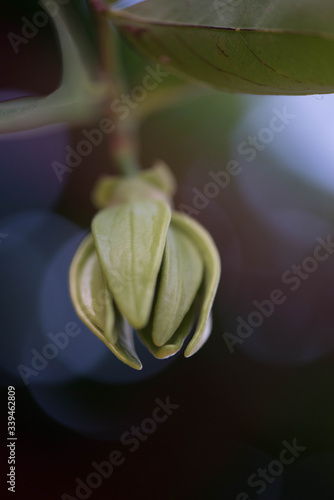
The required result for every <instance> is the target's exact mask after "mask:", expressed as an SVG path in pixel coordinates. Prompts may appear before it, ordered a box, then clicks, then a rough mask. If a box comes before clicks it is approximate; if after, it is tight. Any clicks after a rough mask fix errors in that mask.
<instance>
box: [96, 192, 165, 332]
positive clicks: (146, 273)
mask: <svg viewBox="0 0 334 500" xmlns="http://www.w3.org/2000/svg"><path fill="white" fill-rule="evenodd" d="M170 217H171V212H170V209H169V207H168V205H167V204H166V203H163V202H160V201H140V202H132V203H124V204H120V205H115V206H113V207H108V208H106V209H104V210H102V211H101V212H99V213H98V214H97V215H96V216H95V218H94V219H93V223H92V232H93V237H94V240H95V247H96V251H97V254H98V258H99V262H100V264H101V267H102V271H103V274H104V276H105V278H106V281H107V284H108V288H109V290H110V291H111V293H112V294H113V298H114V300H115V302H116V304H117V307H118V309H119V311H120V312H121V314H122V315H123V316H124V317H125V318H126V319H127V321H128V322H129V323H130V324H131V325H132V326H133V327H135V328H143V327H145V325H146V324H147V323H148V320H149V316H150V313H151V308H152V302H153V298H154V292H155V285H156V280H157V276H158V272H159V269H160V266H161V261H162V257H163V251H164V246H165V241H166V235H167V230H168V226H169V222H170Z"/></svg>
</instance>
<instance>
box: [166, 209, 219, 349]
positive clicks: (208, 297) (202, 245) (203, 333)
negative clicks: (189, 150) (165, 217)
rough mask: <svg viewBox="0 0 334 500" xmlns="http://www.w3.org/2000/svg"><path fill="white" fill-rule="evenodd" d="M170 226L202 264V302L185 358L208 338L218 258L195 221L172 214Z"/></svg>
mask: <svg viewBox="0 0 334 500" xmlns="http://www.w3.org/2000/svg"><path fill="white" fill-rule="evenodd" d="M172 224H173V226H175V227H178V228H179V229H180V230H181V231H183V233H184V234H186V235H187V236H188V237H189V238H190V239H191V240H192V242H193V243H194V245H196V247H197V249H198V250H199V252H200V253H201V256H202V259H203V262H204V280H205V281H204V285H205V290H204V297H203V302H202V305H201V311H200V315H199V319H198V324H197V328H196V331H195V333H194V336H193V338H192V339H191V341H190V343H189V344H188V346H187V349H186V351H185V353H184V355H185V356H186V357H189V356H192V355H193V354H195V352H197V351H198V350H199V349H200V348H201V347H202V345H203V344H204V342H205V341H206V340H207V338H208V330H210V328H208V321H209V318H210V312H211V308H212V303H213V300H214V298H215V295H216V291H217V287H218V283H219V279H220V257H219V253H218V250H217V247H216V245H215V243H214V241H213V239H212V237H211V235H210V234H209V233H208V231H206V229H204V227H203V226H201V225H200V224H199V223H198V222H197V221H195V220H194V219H192V218H191V217H189V216H187V215H186V214H181V213H178V212H173V215H172Z"/></svg>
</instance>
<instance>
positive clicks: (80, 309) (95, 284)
mask: <svg viewBox="0 0 334 500" xmlns="http://www.w3.org/2000/svg"><path fill="white" fill-rule="evenodd" d="M70 293H71V299H72V302H73V305H74V307H75V310H76V312H77V314H78V316H79V317H80V319H81V320H82V321H83V322H84V323H85V324H86V325H87V326H88V328H90V330H92V332H93V333H94V334H95V335H96V336H97V337H98V338H99V339H100V340H102V342H104V343H105V344H106V345H107V347H108V348H109V349H110V350H111V351H112V352H113V353H114V354H115V356H117V358H119V359H120V360H121V361H122V362H123V363H125V364H127V365H129V366H131V367H132V368H135V369H136V370H140V369H141V368H142V364H141V362H140V360H139V358H138V356H137V353H136V351H135V349H134V343H133V331H132V329H131V327H130V326H129V325H127V324H126V323H125V322H124V321H123V320H122V319H121V318H119V315H118V314H117V311H114V309H113V304H112V300H111V295H110V293H109V292H108V291H107V290H106V288H105V283H104V279H103V275H102V272H101V268H100V265H99V262H98V259H97V255H96V252H95V247H94V240H93V238H92V236H91V234H89V235H88V236H87V237H86V238H85V239H84V240H83V242H82V243H81V245H80V246H79V248H78V250H77V251H76V254H75V256H74V258H73V260H72V263H71V268H70ZM108 311H109V312H108ZM106 314H107V316H106ZM108 314H109V317H108ZM105 318H107V323H106V324H105ZM105 326H107V327H108V330H109V331H108V333H107V334H105Z"/></svg>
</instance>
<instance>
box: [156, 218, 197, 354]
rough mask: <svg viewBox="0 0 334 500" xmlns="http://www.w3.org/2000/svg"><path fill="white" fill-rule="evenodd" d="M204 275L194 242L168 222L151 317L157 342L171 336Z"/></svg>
mask: <svg viewBox="0 0 334 500" xmlns="http://www.w3.org/2000/svg"><path fill="white" fill-rule="evenodd" d="M202 276H203V261H202V258H201V255H200V254H199V252H198V251H197V248H196V246H194V244H193V243H192V241H191V240H189V238H188V237H187V236H186V235H184V234H183V233H182V232H181V231H180V230H179V229H178V228H175V227H173V224H171V225H170V227H169V230H168V234H167V239H166V247H165V253H164V258H163V262H162V268H161V275H160V282H159V288H158V295H157V300H156V304H155V306H154V318H153V328H152V339H153V342H154V344H155V345H156V346H162V345H164V344H166V342H168V341H169V340H170V338H171V337H172V336H173V334H174V333H175V331H176V330H177V328H178V327H179V325H180V324H181V322H182V320H183V318H184V316H185V315H186V313H187V312H188V310H189V309H190V306H191V304H192V303H193V301H194V299H195V296H196V293H197V291H198V288H199V286H200V284H201V280H202Z"/></svg>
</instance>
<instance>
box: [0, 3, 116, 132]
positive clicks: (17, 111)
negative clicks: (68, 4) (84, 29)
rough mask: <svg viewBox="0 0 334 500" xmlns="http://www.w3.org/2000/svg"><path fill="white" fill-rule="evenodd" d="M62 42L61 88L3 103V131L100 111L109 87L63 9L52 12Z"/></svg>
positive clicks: (77, 120) (81, 117)
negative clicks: (97, 74)
mask: <svg viewBox="0 0 334 500" xmlns="http://www.w3.org/2000/svg"><path fill="white" fill-rule="evenodd" d="M47 5H48V2H46V3H45V10H46V11H47V12H48V13H49V15H50V18H51V19H52V20H53V22H54V25H55V28H56V31H57V34H58V37H59V43H60V50H61V55H62V63H63V76H62V81H61V85H60V87H59V88H58V89H57V90H56V91H55V92H53V93H52V94H50V95H48V96H47V97H25V98H21V99H13V100H9V101H5V102H1V103H0V133H4V132H13V131H21V130H27V129H33V128H38V127H42V126H45V125H49V124H52V123H59V122H70V123H73V124H79V123H81V122H84V121H88V120H92V119H94V118H96V117H97V116H99V114H100V113H101V110H102V109H103V108H102V105H103V104H104V103H105V100H106V95H107V86H106V84H105V83H101V82H98V81H97V80H96V78H94V73H95V74H96V73H97V70H96V67H95V63H94V62H93V56H92V54H91V53H90V50H89V49H90V48H89V47H88V44H87V40H85V39H83V37H82V33H79V31H78V29H77V27H76V26H75V25H74V24H73V21H72V20H70V19H69V17H68V16H65V14H64V9H63V8H61V7H60V6H58V7H59V13H58V14H57V15H54V14H53V15H52V12H51V11H49V10H48V8H47Z"/></svg>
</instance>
